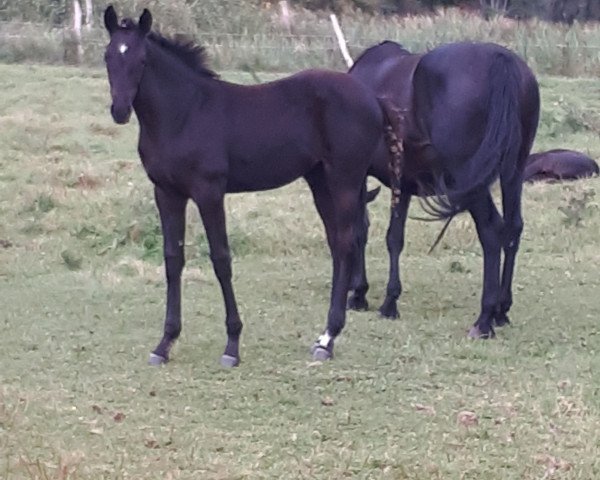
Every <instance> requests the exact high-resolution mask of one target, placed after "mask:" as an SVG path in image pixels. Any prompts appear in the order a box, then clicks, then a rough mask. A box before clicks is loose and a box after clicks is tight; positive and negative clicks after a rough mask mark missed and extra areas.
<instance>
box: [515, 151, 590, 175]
mask: <svg viewBox="0 0 600 480" xmlns="http://www.w3.org/2000/svg"><path fill="white" fill-rule="evenodd" d="M599 173H600V168H598V164H597V163H596V161H595V160H594V159H593V158H590V157H588V156H587V155H584V154H583V153H580V152H575V151H573V150H564V149H554V150H548V151H546V152H537V153H532V154H531V155H529V157H528V158H527V164H526V166H525V172H524V173H523V181H525V182H538V181H543V180H546V181H556V180H577V179H578V178H585V177H592V176H594V175H598V174H599Z"/></svg>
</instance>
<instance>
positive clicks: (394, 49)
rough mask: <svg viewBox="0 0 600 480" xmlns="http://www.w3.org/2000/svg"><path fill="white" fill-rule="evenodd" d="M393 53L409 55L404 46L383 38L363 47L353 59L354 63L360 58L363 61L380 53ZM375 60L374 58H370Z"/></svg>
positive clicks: (387, 54)
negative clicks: (367, 46)
mask: <svg viewBox="0 0 600 480" xmlns="http://www.w3.org/2000/svg"><path fill="white" fill-rule="evenodd" d="M392 53H393V54H397V55H400V56H402V55H411V52H409V51H408V50H407V49H406V48H404V47H403V46H402V45H401V44H399V43H398V42H394V41H393V40H384V41H383V42H380V43H378V44H377V45H373V46H372V47H369V48H367V49H365V50H364V51H363V52H362V53H361V54H360V55H359V56H358V58H357V59H356V60H355V61H354V63H355V64H356V63H358V62H359V61H360V60H361V59H362V61H363V62H365V61H366V60H367V59H368V58H369V57H371V56H375V58H379V57H381V56H382V55H385V56H389V55H392ZM372 60H375V59H372ZM353 68H354V67H351V68H350V71H352V70H353Z"/></svg>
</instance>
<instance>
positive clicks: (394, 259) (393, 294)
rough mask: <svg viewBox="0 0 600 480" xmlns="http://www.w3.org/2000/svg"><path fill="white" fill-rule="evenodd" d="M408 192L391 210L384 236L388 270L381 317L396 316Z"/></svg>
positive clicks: (380, 310)
mask: <svg viewBox="0 0 600 480" xmlns="http://www.w3.org/2000/svg"><path fill="white" fill-rule="evenodd" d="M410 199H411V195H410V193H406V192H404V191H403V192H401V193H400V197H399V202H398V205H396V207H395V211H392V212H391V215H390V225H389V227H388V231H387V234H386V237H385V241H386V244H387V249H388V255H389V260H390V270H389V276H388V284H387V289H386V295H385V300H384V301H383V304H382V305H381V307H379V313H380V314H381V316H382V317H386V318H398V307H397V306H396V302H397V300H398V297H400V294H401V293H402V282H401V281H400V265H399V263H400V254H401V253H402V249H403V248H404V226H405V225H406V218H407V217H408V207H409V205H410Z"/></svg>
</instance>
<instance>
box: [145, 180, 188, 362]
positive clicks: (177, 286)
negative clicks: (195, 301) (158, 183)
mask: <svg viewBox="0 0 600 480" xmlns="http://www.w3.org/2000/svg"><path fill="white" fill-rule="evenodd" d="M154 198H155V200H156V205H157V207H158V211H159V214H160V221H161V225H162V233H163V243H164V247H163V251H164V257H165V274H166V277H167V313H166V316H165V326H164V334H163V338H162V340H161V341H160V343H159V344H158V346H157V347H156V348H155V349H154V351H153V352H152V353H151V354H150V359H149V361H148V363H150V364H151V365H160V364H161V363H166V362H167V361H168V360H169V350H170V349H171V346H172V345H173V342H174V341H175V340H176V339H177V337H179V333H180V332H181V272H182V270H183V265H184V263H185V259H184V252H183V242H184V236H185V206H186V204H187V199H186V198H185V197H181V196H179V195H176V194H172V193H167V192H165V191H164V190H162V189H161V188H159V187H155V188H154Z"/></svg>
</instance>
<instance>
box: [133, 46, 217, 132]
mask: <svg viewBox="0 0 600 480" xmlns="http://www.w3.org/2000/svg"><path fill="white" fill-rule="evenodd" d="M146 42H147V49H146V64H145V66H144V73H143V75H142V79H141V81H140V85H139V88H138V92H137V95H136V97H135V99H134V101H133V108H134V110H135V113H136V115H137V117H138V121H139V123H140V128H141V129H143V130H146V131H147V132H148V133H149V134H151V135H153V136H155V137H156V136H160V135H161V134H163V133H167V132H178V131H180V130H181V129H182V128H183V126H184V125H185V123H186V119H187V114H188V112H189V111H190V109H191V106H192V105H194V104H197V103H198V102H201V101H202V97H203V96H204V95H206V94H207V90H208V89H209V88H210V84H211V83H215V80H214V79H213V78H210V77H206V78H203V77H202V75H200V74H199V73H198V72H196V71H194V70H193V69H192V68H191V67H190V66H189V65H187V64H186V63H185V62H183V61H182V60H181V59H180V58H178V57H177V56H176V55H174V54H173V53H172V52H170V51H168V50H167V49H165V48H164V47H162V46H161V45H159V44H158V43H156V42H155V41H153V40H151V39H147V40H146Z"/></svg>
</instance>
